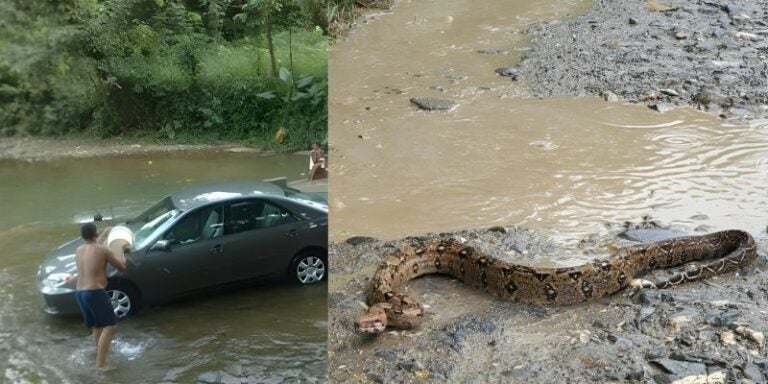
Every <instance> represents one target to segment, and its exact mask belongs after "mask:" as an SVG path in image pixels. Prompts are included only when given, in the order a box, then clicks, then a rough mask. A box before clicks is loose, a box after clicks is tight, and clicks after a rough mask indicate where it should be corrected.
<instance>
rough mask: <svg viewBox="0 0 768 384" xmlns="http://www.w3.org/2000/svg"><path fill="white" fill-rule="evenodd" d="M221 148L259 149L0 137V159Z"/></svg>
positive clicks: (231, 146)
mask: <svg viewBox="0 0 768 384" xmlns="http://www.w3.org/2000/svg"><path fill="white" fill-rule="evenodd" d="M197 150H221V151H229V152H260V153H264V154H265V155H268V154H274V153H275V152H274V151H259V150H258V149H254V148H249V147H245V146H243V145H242V144H236V143H225V142H222V143H216V144H153V143H151V142H142V141H137V140H123V139H93V138H45V137H23V138H20V137H10V138H8V137H5V138H0V160H21V161H49V160H57V159H62V158H84V157H104V156H118V155H134V154H146V153H157V152H174V151H197Z"/></svg>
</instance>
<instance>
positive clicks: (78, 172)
mask: <svg viewBox="0 0 768 384" xmlns="http://www.w3.org/2000/svg"><path fill="white" fill-rule="evenodd" d="M306 166H307V157H306V155H304V156H298V155H274V156H260V155H258V154H253V153H229V152H217V151H199V152H175V153H162V154H156V155H137V156H120V157H103V158H98V159H66V160H58V161H50V162H36V163H26V162H15V161H0V180H3V182H2V183H1V184H0V204H2V215H0V249H2V253H1V254H0V375H2V380H1V381H2V382H4V383H96V382H99V383H102V382H114V383H160V382H169V383H170V382H174V383H192V382H196V381H198V380H203V381H206V382H231V381H232V380H239V381H237V382H241V381H242V380H245V382H248V383H251V382H253V383H256V382H258V383H283V382H286V383H297V382H302V383H306V382H310V383H312V382H325V381H326V339H327V334H326V328H327V314H326V296H327V293H326V292H327V285H326V284H319V285H316V286H310V287H295V286H292V285H289V284H274V285H270V286H256V287H251V288H245V289H242V290H238V291H233V292H225V293H220V294H213V295H207V296H205V297H195V298H192V299H188V300H183V301H178V302H174V303H171V304H167V305H164V306H162V307H158V308H150V309H148V310H145V311H143V312H142V313H140V314H139V315H138V316H136V317H134V318H131V319H128V320H126V321H124V322H121V323H120V325H119V329H118V334H117V337H116V340H115V342H114V343H113V346H112V351H111V356H110V357H111V358H112V360H113V362H114V363H115V364H116V365H117V366H118V368H117V369H116V370H115V371H112V372H108V373H106V374H98V373H95V372H94V370H93V369H92V368H91V366H92V364H93V358H94V357H93V354H94V348H93V346H92V345H91V343H90V339H88V338H87V335H88V333H89V331H88V330H87V329H86V328H85V327H84V326H83V325H82V323H81V320H80V319H79V318H77V317H64V318H60V317H54V316H50V315H47V314H45V313H44V312H43V311H42V301H41V300H42V299H41V298H40V297H39V295H38V294H37V292H36V287H35V273H36V271H37V266H38V263H39V262H40V260H41V258H42V257H43V255H44V254H46V253H47V252H49V251H50V250H52V249H53V248H55V247H56V246H58V245H59V244H61V243H63V242H65V241H67V240H69V239H72V238H74V237H76V236H77V235H78V233H79V232H78V231H79V229H78V225H77V222H79V221H81V220H85V219H88V218H89V217H93V214H94V210H99V211H101V213H102V214H104V215H105V216H111V215H112V214H114V215H117V216H121V215H127V214H130V213H134V212H139V211H141V210H142V209H144V208H146V207H148V206H150V205H151V204H153V203H154V202H155V201H157V200H158V199H159V198H161V197H162V196H164V195H165V194H167V193H170V192H173V191H175V190H178V189H181V188H183V187H185V186H191V185H196V184H203V183H207V182H213V181H226V180H243V179H249V180H254V179H255V180H260V179H265V178H273V177H280V176H287V177H288V179H289V180H295V179H301V178H304V177H305V176H302V175H301V172H304V169H305V167H306ZM235 378H237V379H235ZM227 380H229V381H227Z"/></svg>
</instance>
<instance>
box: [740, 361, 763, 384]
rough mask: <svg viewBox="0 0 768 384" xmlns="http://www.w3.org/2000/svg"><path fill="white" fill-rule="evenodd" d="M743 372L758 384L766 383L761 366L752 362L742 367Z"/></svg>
mask: <svg viewBox="0 0 768 384" xmlns="http://www.w3.org/2000/svg"><path fill="white" fill-rule="evenodd" d="M742 372H744V377H745V378H747V379H749V380H752V381H754V382H755V383H758V384H764V383H765V378H764V377H763V373H762V372H761V371H760V368H759V367H758V366H757V365H755V364H752V363H747V364H746V365H744V368H743V369H742Z"/></svg>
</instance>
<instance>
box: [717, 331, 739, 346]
mask: <svg viewBox="0 0 768 384" xmlns="http://www.w3.org/2000/svg"><path fill="white" fill-rule="evenodd" d="M720 341H721V342H722V343H723V344H726V345H730V344H736V335H734V334H733V332H731V331H723V332H722V333H720Z"/></svg>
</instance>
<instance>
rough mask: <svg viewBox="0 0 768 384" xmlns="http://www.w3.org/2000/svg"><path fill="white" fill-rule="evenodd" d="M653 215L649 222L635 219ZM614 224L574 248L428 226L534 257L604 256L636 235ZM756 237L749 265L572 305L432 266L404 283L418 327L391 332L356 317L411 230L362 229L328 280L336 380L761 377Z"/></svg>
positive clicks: (509, 234) (535, 260)
mask: <svg viewBox="0 0 768 384" xmlns="http://www.w3.org/2000/svg"><path fill="white" fill-rule="evenodd" d="M651 224H652V223H651ZM648 226H649V223H648V222H645V223H643V224H639V225H636V226H634V227H648ZM609 229H610V230H609V231H607V233H610V234H606V235H599V236H588V237H586V238H584V239H583V240H582V241H580V242H579V245H577V246H575V247H573V248H571V249H565V248H563V247H562V246H560V245H559V244H560V243H559V242H558V243H555V242H553V241H551V240H550V239H549V237H548V236H547V234H545V233H542V232H534V231H531V230H523V229H518V228H505V229H503V230H502V229H499V228H495V229H491V230H473V231H461V232H455V233H445V234H431V235H426V236H424V237H425V238H444V237H449V236H458V237H461V238H463V239H464V240H466V241H467V242H468V243H469V244H471V245H473V246H479V247H481V248H483V250H485V251H492V252H493V253H496V254H505V255H507V256H506V257H510V256H511V257H514V258H515V259H516V260H517V261H518V262H519V263H521V264H528V265H534V264H542V261H543V260H544V261H546V260H547V257H550V256H557V255H565V254H567V253H579V254H594V255H596V257H597V255H599V254H602V253H603V252H604V251H605V250H606V249H610V248H611V247H615V246H623V245H628V244H629V243H630V242H629V241H628V240H624V239H620V238H619V237H618V235H619V234H620V233H622V232H623V230H624V228H623V226H619V225H617V226H614V227H612V228H609ZM688 232H689V233H694V232H693V231H688ZM670 234H673V235H674V234H676V233H675V232H670ZM757 240H758V243H759V246H758V249H759V251H758V253H759V254H760V257H759V259H758V261H757V262H756V263H755V264H753V265H751V266H749V267H747V268H746V269H745V270H744V271H742V272H740V273H737V274H729V275H724V276H720V277H717V278H714V279H710V280H706V281H702V282H696V283H689V284H684V285H682V286H680V287H677V288H676V289H671V290H645V291H640V292H628V291H624V292H621V293H619V294H616V295H614V296H611V297H608V298H604V299H600V300H597V301H594V302H590V303H586V304H583V305H576V306H571V307H542V306H532V305H523V304H514V303H510V302H505V301H502V300H500V299H497V298H495V297H492V296H490V295H487V294H484V293H481V292H479V291H477V290H474V289H472V288H468V287H465V286H463V285H462V284H461V283H460V282H458V281H457V280H454V279H449V278H444V277H436V276H428V277H425V278H421V279H417V280H415V281H413V282H411V283H409V284H407V285H406V286H405V287H403V288H401V291H403V292H407V293H408V295H410V296H412V297H414V298H415V299H416V300H418V301H420V302H421V303H422V304H424V306H425V309H426V312H427V315H426V317H425V320H424V324H423V325H422V327H421V329H417V330H411V331H387V332H385V333H384V334H381V335H379V336H377V337H370V336H363V335H358V334H356V333H355V332H354V330H353V324H352V322H353V319H354V317H355V316H356V315H357V314H359V313H360V312H361V311H362V307H363V304H362V303H363V302H364V301H365V292H366V290H367V288H368V284H369V278H370V276H372V274H373V271H374V270H375V267H376V266H377V265H378V264H379V263H380V262H381V261H382V260H383V259H384V257H385V256H386V255H387V254H389V253H391V252H392V251H393V250H395V249H396V248H398V247H400V246H402V245H403V244H405V243H406V242H408V241H410V240H409V239H403V240H396V241H387V242H384V241H379V240H376V239H373V238H365V237H353V238H350V239H347V240H346V241H344V242H335V243H332V246H331V248H332V257H331V273H332V276H334V278H333V279H332V282H331V285H330V287H329V315H328V318H329V374H330V379H331V381H332V382H373V383H384V382H403V383H407V382H415V383H420V382H451V383H510V382H515V383H547V382H569V383H590V382H603V383H608V382H615V383H627V382H637V383H673V382H678V383H726V382H740V383H746V382H755V383H764V382H765V380H766V377H768V376H766V375H768V354H766V351H765V349H764V347H765V344H764V343H765V341H764V332H767V331H768V316H766V309H765V308H766V304H768V273H767V269H768V263H767V262H766V255H765V252H764V250H765V245H766V236H765V233H764V232H763V233H761V234H759V236H758V237H757ZM494 250H495V251H494ZM544 255H547V256H546V257H545V256H544ZM560 259H561V260H562V258H560ZM676 380H681V381H676Z"/></svg>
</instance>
